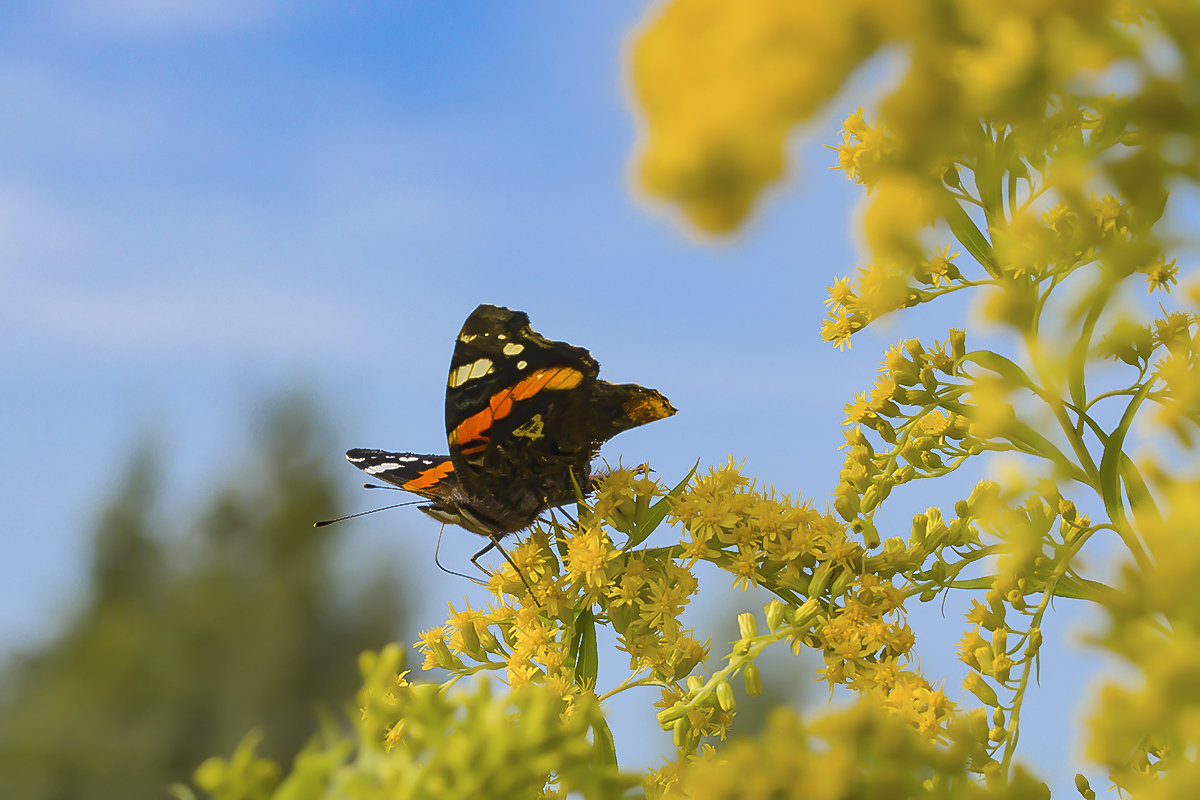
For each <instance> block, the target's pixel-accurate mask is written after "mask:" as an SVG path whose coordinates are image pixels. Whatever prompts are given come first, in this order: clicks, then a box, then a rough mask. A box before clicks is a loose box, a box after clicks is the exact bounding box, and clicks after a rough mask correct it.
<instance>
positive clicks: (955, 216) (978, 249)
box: [944, 203, 995, 275]
mask: <svg viewBox="0 0 1200 800" xmlns="http://www.w3.org/2000/svg"><path fill="white" fill-rule="evenodd" d="M944 217H945V219H946V224H947V225H949V226H950V232H951V233H953V234H954V238H956V239H958V241H959V242H960V243H961V244H962V246H963V247H965V248H966V249H967V252H968V253H970V254H971V257H972V258H974V259H975V260H976V261H978V262H979V264H980V266H982V267H983V268H984V269H986V270H987V271H988V274H991V275H994V274H995V272H994V271H993V270H994V267H993V265H992V261H993V258H992V243H991V242H989V241H988V239H987V237H986V236H984V235H983V232H982V231H981V230H979V227H978V226H977V225H976V224H975V221H974V220H973V219H971V217H970V215H968V214H967V212H966V211H965V210H964V209H963V207H962V206H960V205H959V204H958V203H947V204H946V211H945V214H944Z"/></svg>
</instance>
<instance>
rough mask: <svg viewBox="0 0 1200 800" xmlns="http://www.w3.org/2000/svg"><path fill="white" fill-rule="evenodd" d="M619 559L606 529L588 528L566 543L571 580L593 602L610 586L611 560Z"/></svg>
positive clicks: (618, 553)
mask: <svg viewBox="0 0 1200 800" xmlns="http://www.w3.org/2000/svg"><path fill="white" fill-rule="evenodd" d="M618 556H620V551H618V550H617V549H616V548H615V547H613V545H612V542H611V541H610V540H609V538H608V536H607V534H605V533H604V529H603V528H601V527H599V526H598V525H597V526H587V527H584V528H583V529H582V530H580V531H579V532H578V533H576V534H575V535H574V536H571V537H570V538H569V539H568V540H567V557H566V561H565V563H564V567H565V568H566V570H567V575H568V576H569V577H570V579H571V580H574V581H578V582H580V583H581V584H583V586H584V588H585V590H586V592H587V594H588V596H589V597H591V598H592V599H595V598H596V597H598V596H599V592H601V590H603V589H604V588H605V587H606V586H608V583H609V579H608V575H607V573H606V571H605V570H606V568H607V567H608V564H609V562H610V561H612V560H613V559H614V558H617V557H618Z"/></svg>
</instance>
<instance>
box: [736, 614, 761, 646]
mask: <svg viewBox="0 0 1200 800" xmlns="http://www.w3.org/2000/svg"><path fill="white" fill-rule="evenodd" d="M737 621H738V631H739V632H740V633H741V635H742V638H743V639H753V638H754V637H755V636H758V623H757V622H756V621H755V619H754V614H752V613H751V612H749V611H743V612H742V613H741V614H738V618H737Z"/></svg>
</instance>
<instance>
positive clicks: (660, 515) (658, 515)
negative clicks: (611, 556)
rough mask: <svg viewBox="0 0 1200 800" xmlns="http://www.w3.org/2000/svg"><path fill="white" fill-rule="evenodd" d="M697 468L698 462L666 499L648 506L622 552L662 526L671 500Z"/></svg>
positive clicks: (689, 479) (642, 540) (668, 493)
mask: <svg viewBox="0 0 1200 800" xmlns="http://www.w3.org/2000/svg"><path fill="white" fill-rule="evenodd" d="M699 467H700V462H699V461H697V462H696V463H695V465H694V466H693V467H692V468H691V469H690V470H688V474H687V475H685V476H684V478H683V480H681V481H680V482H679V483H678V484H676V485H675V488H674V489H672V490H671V491H669V492H667V496H666V497H664V498H663V499H661V500H659V501H658V502H657V503H655V504H654V505H652V506H650V510H649V511H647V512H646V517H645V519H643V520H642V521H641V522H640V523H639V524H638V526H637V527H636V528H634V530H633V533H631V534H629V539H628V540H627V541H626V542H625V545H624V546H623V547H622V548H621V549H622V550H630V549H632V548H634V547H637V546H638V545H639V544H641V543H642V542H644V541H646V539H647V538H649V536H650V534H652V533H654V530H655V529H656V528H657V527H658V526H659V525H661V524H662V521H663V520H664V519H666V517H667V514H668V513H669V512H670V511H671V503H670V500H671V498H672V497H678V496H679V494H680V493H681V492H682V491H683V490H684V488H685V487H686V486H687V485H688V483H689V482H690V481H691V480H692V476H693V475H695V474H696V470H697V469H698V468H699Z"/></svg>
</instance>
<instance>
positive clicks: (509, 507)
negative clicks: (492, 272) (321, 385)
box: [346, 305, 676, 585]
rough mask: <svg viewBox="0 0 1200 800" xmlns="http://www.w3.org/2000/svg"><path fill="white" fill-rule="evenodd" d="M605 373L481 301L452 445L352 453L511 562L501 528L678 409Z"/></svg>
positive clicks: (460, 346)
mask: <svg viewBox="0 0 1200 800" xmlns="http://www.w3.org/2000/svg"><path fill="white" fill-rule="evenodd" d="M599 373H600V364H599V363H598V362H597V361H596V359H594V358H593V357H592V355H591V353H589V352H588V351H587V350H585V349H584V348H582V347H576V346H574V345H571V344H567V343H566V342H557V341H553V340H551V339H547V338H545V337H544V336H542V335H541V334H539V333H537V332H536V331H534V330H533V329H532V328H531V327H530V324H529V317H528V316H527V315H526V314H525V313H523V312H521V311H512V310H510V309H507V308H501V307H499V306H492V305H481V306H479V307H478V308H476V309H475V310H474V311H473V312H471V315H470V316H469V317H467V320H466V322H464V323H463V326H462V330H461V331H460V332H459V334H458V339H457V340H456V341H455V344H454V355H453V357H452V358H451V360H450V377H449V379H448V381H447V384H446V443H447V445H448V449H449V452H450V454H449V455H424V454H420V453H403V452H391V451H387V450H369V449H358V448H356V449H354V450H350V451H348V452H347V453H346V459H347V460H348V461H349V462H350V463H351V464H353V465H354V466H356V467H358V468H359V469H361V470H362V471H363V472H365V473H367V474H368V475H370V476H371V477H373V478H376V479H378V480H380V481H383V482H385V483H388V484H391V485H392V486H397V487H399V488H401V489H404V490H406V491H409V492H413V493H414V494H417V495H419V496H420V497H422V498H423V499H424V500H426V501H428V502H427V503H425V504H423V505H420V506H419V508H420V510H421V511H423V512H425V513H426V514H428V515H429V516H431V517H433V518H434V519H436V520H438V521H439V522H442V523H444V524H453V525H458V526H460V527H462V528H466V529H467V530H469V531H471V532H472V533H476V534H479V535H480V536H484V537H486V538H487V539H488V544H487V545H486V546H485V547H484V548H483V549H482V550H480V551H479V552H478V553H476V554H475V555H474V556H473V557H472V558H471V563H473V564H476V566H478V562H477V559H478V558H479V557H480V556H482V555H484V554H485V553H487V552H488V551H490V550H491V549H492V548H496V549H499V550H500V552H501V554H503V555H504V557H505V559H506V560H508V561H509V563H510V564H511V563H512V559H511V558H509V556H508V554H507V553H506V552H505V551H504V550H503V548H501V547H500V540H501V539H503V538H504V537H505V536H508V535H509V534H511V533H515V532H516V531H520V530H522V529H524V528H527V527H529V526H530V525H531V524H533V522H534V521H535V520H536V519H537V518H538V517H539V516H540V515H541V514H542V513H543V512H545V511H546V510H547V509H551V508H556V507H558V506H562V505H565V504H567V503H572V502H575V501H576V499H577V498H578V493H583V494H585V495H586V494H588V493H590V492H591V490H592V475H591V462H592V460H593V459H595V458H596V456H597V455H598V454H599V452H600V446H601V445H603V444H604V443H605V442H606V441H608V440H609V439H611V438H612V437H614V436H616V435H617V434H618V433H621V432H622V431H626V430H629V429H630V428H636V427H638V426H639V425H645V424H646V423H649V422H654V421H655V420H659V419H664V418H666V417H669V416H671V415H673V414H675V413H676V410H675V408H674V406H672V405H671V403H670V402H669V401H668V400H667V398H666V397H664V396H663V395H662V394H661V393H659V392H658V391H656V390H654V389H647V388H645V387H644V386H638V385H637V384H633V383H624V384H614V383H609V382H608V381H603V380H600V379H599V378H598V375H599ZM439 566H440V565H439ZM513 566H514V569H515V568H516V566H515V565H513ZM518 572H519V570H518ZM522 580H524V577H523V576H522ZM527 585H528V584H527Z"/></svg>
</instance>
